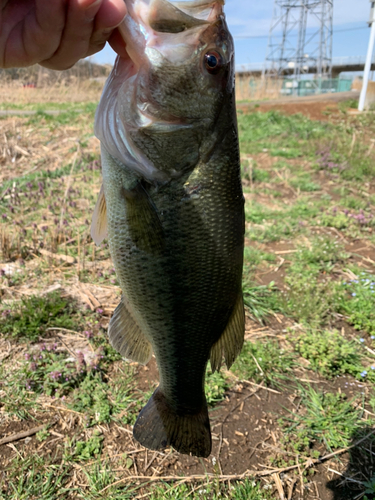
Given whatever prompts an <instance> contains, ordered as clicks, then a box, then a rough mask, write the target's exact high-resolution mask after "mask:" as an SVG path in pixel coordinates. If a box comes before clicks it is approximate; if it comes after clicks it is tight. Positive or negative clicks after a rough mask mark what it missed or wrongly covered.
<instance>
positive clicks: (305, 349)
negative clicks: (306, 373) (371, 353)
mask: <svg viewBox="0 0 375 500" xmlns="http://www.w3.org/2000/svg"><path fill="white" fill-rule="evenodd" d="M294 345H295V348H296V351H297V352H298V353H299V354H300V355H301V356H302V357H303V358H305V359H307V360H308V361H310V364H311V368H312V369H313V370H315V371H317V372H319V373H320V374H321V375H323V376H325V377H335V376H337V375H344V374H349V375H353V376H354V377H357V376H358V375H359V374H360V373H362V372H363V370H364V367H363V366H362V364H361V354H360V352H359V351H360V350H359V349H358V345H357V344H356V343H355V342H353V341H349V340H347V339H346V338H345V337H344V336H343V335H341V334H340V333H339V332H338V331H336V330H323V331H318V330H309V331H306V332H304V333H303V334H302V335H300V336H298V337H297V338H295V339H294Z"/></svg>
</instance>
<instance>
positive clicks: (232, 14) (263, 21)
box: [94, 0, 371, 65]
mask: <svg viewBox="0 0 375 500" xmlns="http://www.w3.org/2000/svg"><path fill="white" fill-rule="evenodd" d="M273 4H274V0H261V1H260V0H227V1H226V6H225V12H226V17H227V21H228V25H229V28H230V31H231V33H232V35H233V36H234V39H235V47H236V65H242V64H247V63H258V62H263V61H264V59H265V56H266V53H267V44H268V33H269V29H270V25H271V22H272V14H273ZM370 6H371V4H370V2H369V0H334V8H333V11H334V14H333V26H334V35H333V57H341V56H365V55H366V53H367V46H368V41H369V35H370V29H369V28H368V24H367V21H368V19H369V16H370ZM309 26H310V27H313V22H311V24H310V21H309V24H308V29H309ZM315 26H316V24H315ZM359 28H361V29H359ZM344 30H345V31H344ZM244 37H246V38H244ZM252 37H257V38H252ZM114 59H115V54H114V52H113V51H112V49H111V48H110V47H109V46H108V44H107V46H106V47H105V48H104V49H103V50H102V51H101V52H100V53H99V54H96V55H95V56H94V61H95V62H98V63H102V64H103V63H113V61H114Z"/></svg>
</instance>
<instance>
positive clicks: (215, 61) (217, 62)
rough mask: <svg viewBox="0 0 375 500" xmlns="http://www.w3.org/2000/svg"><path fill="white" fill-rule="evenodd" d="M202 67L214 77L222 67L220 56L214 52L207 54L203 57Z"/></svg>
mask: <svg viewBox="0 0 375 500" xmlns="http://www.w3.org/2000/svg"><path fill="white" fill-rule="evenodd" d="M204 65H205V67H206V70H207V71H208V72H209V73H211V74H212V75H215V74H216V73H218V72H219V70H220V68H221V67H222V66H223V60H222V58H221V55H220V54H218V53H217V52H215V51H211V52H207V54H205V55H204Z"/></svg>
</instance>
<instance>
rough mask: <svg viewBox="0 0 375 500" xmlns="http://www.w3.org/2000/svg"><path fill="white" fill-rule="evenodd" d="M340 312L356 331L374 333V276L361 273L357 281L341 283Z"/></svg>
mask: <svg viewBox="0 0 375 500" xmlns="http://www.w3.org/2000/svg"><path fill="white" fill-rule="evenodd" d="M342 287H343V290H345V292H346V293H344V295H343V297H344V300H343V301H342V303H341V311H340V312H343V313H344V314H346V315H347V316H348V320H349V322H350V323H351V324H352V325H353V326H354V328H355V329H356V330H365V331H366V332H367V333H369V334H374V333H375V276H374V275H372V274H370V273H365V272H363V273H361V274H360V275H359V278H358V279H354V280H350V281H348V282H343V284H342Z"/></svg>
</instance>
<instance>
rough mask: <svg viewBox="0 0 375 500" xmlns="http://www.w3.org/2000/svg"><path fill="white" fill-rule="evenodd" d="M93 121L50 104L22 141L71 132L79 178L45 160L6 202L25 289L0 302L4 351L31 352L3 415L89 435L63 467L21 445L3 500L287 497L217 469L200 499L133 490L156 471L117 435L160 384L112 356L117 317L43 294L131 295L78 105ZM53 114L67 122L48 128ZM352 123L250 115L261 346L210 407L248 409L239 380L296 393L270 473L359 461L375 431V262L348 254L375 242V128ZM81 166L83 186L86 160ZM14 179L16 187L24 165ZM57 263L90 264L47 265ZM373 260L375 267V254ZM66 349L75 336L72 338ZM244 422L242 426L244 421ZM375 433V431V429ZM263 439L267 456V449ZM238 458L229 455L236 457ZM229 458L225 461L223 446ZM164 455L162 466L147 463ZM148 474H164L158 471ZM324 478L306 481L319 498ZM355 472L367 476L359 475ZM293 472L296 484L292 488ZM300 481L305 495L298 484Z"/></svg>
mask: <svg viewBox="0 0 375 500" xmlns="http://www.w3.org/2000/svg"><path fill="white" fill-rule="evenodd" d="M33 106H34V105H33ZM33 106H31V107H33ZM77 107H78V105H70V104H69V105H57V104H56V106H55V105H51V106H50V105H49V104H45V105H43V106H39V107H38V105H35V106H34V109H37V110H39V113H38V114H37V115H35V116H33V117H29V116H28V117H26V118H24V124H25V128H24V129H22V130H28V129H29V128H32V129H35V128H38V127H40V131H41V134H46V141H45V145H46V146H47V149H48V141H49V140H51V136H50V135H48V134H50V133H51V131H52V133H55V131H57V130H58V129H59V127H62V128H63V127H67V126H69V125H72V126H73V127H75V129H74V130H75V132H74V133H75V134H76V136H77V138H78V141H77V142H76V143H72V148H71V149H70V150H69V153H66V154H67V157H66V158H67V160H66V162H64V161H62V162H59V164H58V168H57V169H56V170H49V169H48V168H49V166H48V164H47V163H46V164H43V159H39V160H37V161H36V160H31V161H30V163H31V164H30V168H33V167H34V166H37V167H38V168H37V169H36V170H35V171H33V172H29V173H27V174H26V175H24V176H20V177H17V178H15V179H13V178H9V179H8V180H6V181H5V182H4V183H3V186H2V195H4V196H1V197H0V217H1V220H2V224H1V233H0V236H1V238H0V244H1V259H2V264H1V265H0V270H1V269H2V268H3V266H4V269H6V267H5V264H6V265H9V264H12V265H15V266H18V268H19V272H15V273H13V274H12V275H10V274H7V272H6V271H5V270H3V272H1V276H0V294H1V297H2V298H4V300H5V299H6V300H5V302H4V303H3V304H2V307H1V313H2V315H1V316H0V336H1V339H0V340H3V341H4V342H5V344H6V346H8V343H9V345H10V346H11V349H14V351H11V352H12V353H13V352H15V353H18V354H17V356H16V357H15V362H13V358H6V359H5V361H4V363H3V364H0V407H1V412H2V413H1V414H3V413H4V415H6V418H10V419H13V420H14V421H17V420H18V419H24V420H25V419H26V420H27V421H34V420H35V421H36V422H38V420H39V419H40V418H41V416H43V421H48V420H46V419H45V417H46V416H48V415H49V412H50V406H47V407H46V406H43V405H44V404H48V405H52V406H56V407H59V408H60V409H61V408H62V410H61V414H62V415H64V416H63V417H62V418H63V420H64V421H67V422H75V423H74V424H72V427H71V429H70V430H69V432H68V433H67V435H66V436H65V437H64V439H62V440H61V442H60V444H59V445H58V446H56V447H52V449H53V452H52V453H51V454H48V453H45V454H44V455H43V456H37V455H34V454H33V452H28V454H27V453H26V452H25V453H24V451H23V450H24V448H21V446H20V447H18V444H17V445H16V446H17V449H18V450H19V453H20V456H19V455H15V458H14V460H13V461H12V462H10V463H8V464H7V468H6V470H5V471H4V474H3V475H0V498H4V499H5V500H8V499H9V500H10V499H18V498H20V499H21V498H22V499H29V498H48V499H51V500H52V499H53V500H55V499H56V500H58V499H60V498H69V499H70V498H83V499H92V500H94V499H95V500H96V499H97V500H101V499H104V498H113V499H114V500H120V499H128V498H129V499H130V498H134V497H135V496H136V495H138V494H140V493H141V494H142V495H144V494H146V495H147V496H149V498H151V500H161V499H168V498H171V499H172V498H173V499H175V498H178V499H179V498H181V499H183V498H205V499H215V500H219V498H230V499H237V500H245V499H246V500H247V499H250V500H265V499H266V500H269V499H271V498H275V493H272V490H267V489H264V488H263V485H262V484H261V483H258V482H255V481H252V480H251V479H249V480H244V481H238V482H235V481H231V485H230V486H228V484H227V483H223V482H222V481H221V480H220V473H219V468H218V465H217V464H216V468H214V471H215V475H217V478H216V476H215V477H214V478H213V479H205V480H204V481H202V483H199V482H192V483H190V482H183V481H184V476H183V475H182V476H181V481H179V480H176V481H174V482H173V481H170V482H162V481H161V482H160V483H156V484H152V485H151V484H144V485H143V486H142V487H141V485H140V484H136V483H135V482H134V481H132V482H127V483H121V482H119V480H120V479H121V478H122V477H123V472H124V471H125V474H126V473H127V472H126V471H129V473H131V474H132V475H137V474H142V465H141V466H140V467H139V465H140V463H139V462H138V458H137V456H135V455H132V454H130V453H129V452H128V453H129V454H126V453H122V454H121V453H119V454H118V455H117V453H116V452H114V451H113V448H109V447H108V446H109V445H112V444H113V440H111V437H110V436H111V432H112V430H113V429H115V428H116V426H117V425H118V426H121V427H124V426H131V425H134V422H135V420H136V418H137V416H138V414H139V412H140V410H141V409H142V407H143V406H144V405H145V404H146V402H147V400H148V399H149V397H150V396H151V394H152V393H153V391H154V389H155V384H156V382H155V380H150V381H149V383H148V384H147V382H146V387H145V389H144V390H142V391H141V390H140V389H139V388H138V386H137V378H138V377H139V376H141V378H142V379H143V382H144V381H145V380H147V379H146V377H145V373H144V372H143V371H139V372H138V374H137V368H136V367H134V366H131V365H129V364H128V363H125V362H124V361H123V360H122V359H121V357H120V356H119V355H118V353H116V352H115V351H114V350H113V349H112V348H111V347H110V345H109V343H108V339H107V334H106V331H105V330H106V328H107V323H108V318H107V317H104V316H102V313H100V312H95V311H87V310H86V309H85V308H83V307H82V306H81V305H78V304H77V303H75V302H73V301H71V300H70V299H68V298H66V296H65V295H63V294H61V293H58V292H55V293H53V294H48V295H41V294H40V291H42V290H43V289H44V288H45V287H46V286H47V285H50V284H52V283H55V282H58V283H61V285H62V288H63V289H65V285H66V289H67V290H68V289H69V286H70V285H71V284H72V283H77V280H78V281H80V282H86V283H90V284H96V285H99V286H104V287H110V286H114V285H117V281H116V277H115V274H114V271H113V268H112V266H111V265H110V263H109V262H106V260H107V259H108V258H109V253H108V248H107V245H105V244H104V245H102V246H101V247H98V248H96V247H95V248H94V245H93V243H92V241H91V237H90V235H89V230H90V218H91V214H92V211H93V207H94V204H95V202H96V193H97V192H98V189H99V186H100V163H99V161H98V157H97V156H96V154H95V153H93V152H92V151H90V149H89V147H88V143H89V142H90V136H92V133H93V132H92V121H93V106H92V105H90V104H87V105H86V104H85V105H82V106H81V105H79V107H80V108H82V110H83V111H82V113H80V112H78V111H77ZM29 109H30V108H29ZM47 109H61V110H62V111H63V113H61V114H60V115H58V116H49V115H47V114H46V113H45V111H46V110H47ZM345 109H346V105H345V106H343V110H344V111H345ZM340 116H341V117H340V120H341V121H338V122H337V123H334V124H333V123H327V122H325V123H320V122H317V121H312V120H309V119H307V118H305V117H303V116H302V115H295V116H283V115H282V114H281V113H278V112H275V111H271V112H268V113H250V114H248V115H245V114H240V115H239V130H240V134H241V136H240V141H241V148H242V155H243V160H242V170H243V177H244V181H245V191H246V193H247V195H246V206H245V211H246V237H247V238H248V240H247V241H246V243H247V244H248V245H247V246H246V248H245V253H244V260H245V266H244V280H243V292H244V302H245V307H246V311H247V317H248V320H247V321H248V322H247V325H246V326H247V330H246V332H247V334H249V338H251V341H248V340H247V341H246V342H245V345H244V348H243V351H242V353H241V355H240V356H239V358H238V359H237V360H236V362H235V364H234V366H233V369H232V371H233V373H234V375H235V376H231V375H230V374H229V373H228V372H226V371H224V370H222V371H221V372H219V373H217V372H216V373H214V374H212V373H211V371H210V369H209V367H208V370H207V375H206V384H205V391H206V397H207V401H208V404H209V407H210V414H211V421H212V422H215V419H216V415H217V414H219V412H220V411H225V410H226V409H228V410H230V408H231V407H232V406H231V405H232V399H233V397H235V398H236V397H237V396H238V397H239V398H241V397H243V396H244V397H246V396H245V395H246V394H247V393H246V391H247V389H246V384H243V386H244V389H241V384H240V383H239V382H240V381H241V380H248V381H251V382H255V383H262V382H263V383H264V385H265V386H276V387H277V388H278V390H279V391H282V395H281V396H280V400H283V401H285V404H286V405H288V408H293V412H291V411H287V410H286V409H282V408H280V405H279V404H275V407H274V408H273V410H272V418H273V421H274V422H275V421H276V422H277V423H276V424H275V425H274V426H273V427H272V428H270V429H268V430H272V431H273V432H274V433H275V434H274V435H275V436H279V435H280V436H282V437H281V438H280V439H279V440H278V442H277V443H275V448H276V449H277V450H278V451H275V452H274V451H272V453H270V454H269V455H267V457H265V458H264V457H263V458H262V464H265V465H266V466H272V465H276V466H280V467H282V466H287V465H293V464H296V455H299V459H298V460H302V458H307V457H313V458H316V457H317V456H319V454H320V455H323V454H325V453H328V452H329V451H330V450H336V449H338V448H340V447H342V446H347V445H348V444H351V443H352V442H353V440H355V439H356V437H355V436H357V435H359V434H360V433H361V432H364V427H363V424H364V421H363V420H361V419H362V417H363V416H364V415H367V416H370V417H371V418H372V416H371V415H370V414H368V413H367V414H365V413H364V410H363V409H364V408H366V409H367V410H368V411H370V412H371V413H374V408H375V392H374V390H373V383H374V381H375V355H374V352H375V316H374V310H375V303H374V292H373V289H375V270H374V266H373V264H372V263H371V259H370V260H366V259H362V260H361V261H359V258H358V256H356V255H354V254H353V255H351V253H350V248H351V245H350V243H351V242H353V241H354V240H355V243H356V247H355V248H358V247H359V246H360V245H359V243H361V244H362V243H363V247H366V248H367V249H369V251H371V249H372V245H373V244H374V243H375V237H374V229H375V227H374V226H375V224H374V219H375V217H374V216H373V210H374V208H373V207H374V205H375V196H374V195H373V194H372V192H371V190H370V189H369V185H371V183H372V182H373V180H374V177H375V169H374V160H375V151H372V150H370V145H371V144H370V142H369V141H368V137H372V136H373V135H374V133H375V126H374V121H373V116H371V115H363V116H361V117H359V118H358V117H356V118H351V117H349V116H347V115H345V113H342V115H340ZM20 120H21V119H20ZM22 130H21V132H19V131H17V132H16V131H15V132H13V131H10V132H9V134H10V135H9V137H10V138H12V137H13V136H12V135H11V134H13V133H14V134H16V133H17V134H18V133H20V135H22V133H23V132H22ZM64 130H65V129H64ZM77 130H79V132H78V131H77ZM354 133H355V134H356V140H355V141H354V143H353V134H354ZM77 151H78V152H79V155H78V156H77V161H76V164H75V165H74V169H73V170H72V165H73V164H72V161H73V160H72V155H75V153H76V152H77ZM259 153H261V154H259ZM246 155H249V156H246ZM250 156H251V158H250ZM267 156H268V158H267ZM269 157H271V158H269ZM265 160H266V161H265ZM33 162H36V163H33ZM39 162H42V163H39ZM6 167H7V168H8V171H9V172H11V171H12V168H13V165H11V164H9V165H7V166H6ZM71 172H72V175H71V176H70V174H71ZM68 184H69V185H70V189H69V190H68V191H67V186H68ZM65 196H66V206H65V208H64V213H63V216H62V224H60V220H61V214H62V206H61V204H62V202H61V201H62V200H63V199H64V197H65ZM374 215H375V214H374ZM43 249H44V250H48V251H50V252H52V253H54V254H57V255H60V256H62V255H63V256H68V257H73V258H74V259H75V261H74V262H72V261H71V262H65V261H63V260H59V259H58V258H55V257H54V258H45V257H44V256H43V254H42V253H41V250H43ZM285 249H286V250H285ZM370 256H371V258H373V256H372V253H370ZM355 259H356V260H355ZM353 261H355V262H357V264H353ZM359 264H361V266H362V267H360V265H359ZM360 273H364V274H360ZM355 276H358V279H357V278H355ZM29 282H31V283H33V286H34V287H36V290H35V296H31V297H29V298H27V299H26V298H24V299H23V300H17V299H19V298H20V297H25V294H24V293H23V292H24V288H23V287H26V286H27V285H28V284H29ZM259 283H265V285H259ZM275 283H276V284H275ZM20 289H21V290H22V293H19V290H20ZM14 299H16V300H14ZM116 300H117V299H116ZM5 304H12V305H5ZM111 305H112V304H111ZM352 327H354V328H355V329H357V333H355V332H353V328H352ZM50 328H65V329H68V330H73V331H75V332H77V334H78V336H81V337H82V332H86V336H87V337H88V339H87V349H84V350H83V352H81V354H79V353H77V352H75V351H73V354H72V352H69V350H68V349H65V347H63V344H62V343H59V344H58V345H59V348H58V349H55V348H53V343H54V340H53V338H54V336H55V335H56V331H54V330H50ZM63 335H64V334H63V332H62V331H60V332H59V336H62V338H63V339H64V337H63ZM41 338H43V339H46V340H41ZM56 340H57V339H56ZM84 340H85V341H86V339H84ZM43 343H45V345H44V346H43ZM18 349H19V351H18ZM1 354H2V353H1V352H0V356H1ZM25 355H26V356H25ZM12 356H13V354H12ZM34 357H35V359H34ZM0 359H1V357H0ZM312 371H314V372H315V374H314V373H312ZM343 376H345V380H346V381H347V384H348V385H347V386H346V385H345V387H348V388H349V387H350V388H352V390H353V391H355V390H357V393H356V394H355V396H353V397H354V399H353V401H352V400H348V399H346V398H345V395H344V394H339V393H338V392H337V389H336V387H337V386H334V385H333V381H335V380H337V377H343ZM310 378H313V379H314V380H316V379H318V380H319V381H320V382H321V385H316V386H315V385H314V389H311V388H308V389H305V388H303V387H301V386H300V383H302V382H299V381H300V380H301V379H302V381H303V380H305V379H306V380H307V379H310ZM356 380H357V381H360V384H358V382H357V381H356ZM291 382H293V383H291ZM320 382H319V383H320ZM304 383H305V382H304ZM338 383H340V380H339V382H338ZM350 384H352V385H350ZM354 384H355V385H354ZM359 385H360V386H363V387H362V388H360V387H358V386H359ZM142 387H143V386H142ZM318 387H319V388H320V389H318ZM339 387H341V385H339ZM357 387H358V389H357ZM322 388H324V392H322ZM345 390H346V389H345ZM361 392H363V393H364V394H361ZM240 393H242V395H243V396H242V395H240ZM264 394H265V391H264V392H262V391H260V392H259V393H257V396H258V395H259V400H258V399H257V401H256V404H257V405H258V406H259V409H260V410H261V411H263V408H264V407H263V405H264V403H265V400H266V397H267V396H265V395H264ZM268 395H269V394H268ZM292 395H293V396H294V398H293V397H291V396H292ZM228 400H229V402H228ZM253 400H254V401H255V398H253ZM292 400H293V402H294V403H290V404H289V402H290V401H292ZM293 404H294V406H292V405H293ZM219 405H220V408H218V407H219ZM267 411H268V410H267ZM286 411H287V416H286V417H285V412H286ZM65 414H66V415H67V416H66V417H65ZM282 414H284V418H281V415H282ZM235 415H236V416H237V415H238V416H240V418H244V417H241V415H240V413H237V410H236V411H235ZM274 417H275V418H274ZM70 418H71V420H70ZM246 418H248V417H246ZM33 425H34V424H33ZM35 425H38V424H37V423H36V424H35ZM225 425H226V424H225ZM225 425H224V433H225ZM267 425H268V424H266V426H267ZM366 425H367V426H370V427H371V426H373V425H374V424H373V422H372V420H371V419H369V420H367V421H366ZM266 426H265V427H266ZM129 428H130V427H129ZM103 429H104V430H105V432H104V431H103ZM108 429H109V430H110V431H109V432H107V431H108ZM53 431H54V429H53V428H47V429H45V430H43V431H40V432H39V433H38V434H37V435H36V442H37V446H41V445H43V447H42V448H41V450H42V453H43V452H45V451H46V450H47V449H48V446H49V445H48V443H49V440H52V439H54V437H55V436H53ZM214 432H217V430H216V431H214ZM249 436H250V437H248V439H250V441H249V446H252V447H253V446H255V442H254V436H251V435H250V433H249ZM33 439H34V438H33ZM215 443H216V445H217V444H218V443H217V442H216V441H215V442H214V444H215ZM44 445H45V446H44ZM230 445H231V446H230V450H231V451H234V452H237V450H238V449H237V448H236V447H235V446H234V445H232V443H230ZM22 446H23V445H22ZM222 446H223V449H224V446H225V443H224V444H223V445H222ZM26 449H27V447H25V450H26ZM151 456H152V455H151V454H148V460H150V457H151ZM220 460H224V462H222V465H223V469H225V470H226V467H227V464H226V463H225V460H227V459H224V458H223V454H222V456H221V458H220ZM230 460H231V458H230V457H229V459H228V461H229V462H230ZM157 462H158V460H155V462H154V464H153V465H155V466H157ZM137 464H138V472H137V471H136V466H137ZM229 466H230V465H228V467H229ZM318 469H319V466H318ZM202 470H203V469H202ZM319 470H320V471H321V469H319ZM340 470H341V469H340ZM165 472H166V471H165V470H163V471H162V473H161V475H163V474H164V473H165ZM147 473H149V474H150V475H151V474H153V472H152V469H151V468H149V470H148V472H147ZM169 473H171V474H172V473H173V472H170V471H169V470H168V474H169ZM313 473H314V472H313V471H311V472H310V473H308V472H306V473H304V472H303V471H302V474H303V476H304V480H305V481H306V483H308V481H309V478H310V475H309V474H313ZM345 473H346V474H348V475H349V476H350V474H351V472H350V470H348V472H345ZM180 474H188V473H187V472H186V471H185V470H183V469H176V475H177V477H178V479H180V477H179V475H180ZM288 474H290V477H293V474H294V473H293V472H290V473H288ZM353 477H354V476H353ZM355 477H356V476H355ZM74 478H75V479H74ZM73 479H74V480H73ZM296 479H298V481H299V479H300V478H299V475H296ZM360 481H362V479H360ZM366 481H367V483H366V484H365V482H364V481H362V483H363V492H365V490H366V488H367V492H368V495H370V492H372V491H373V490H372V489H371V488H373V480H372V478H371V475H370V474H368V476H366ZM272 484H273V483H272V481H271V485H272ZM297 484H298V483H297ZM274 491H275V490H274ZM285 493H287V492H286V491H285ZM272 495H273V496H272Z"/></svg>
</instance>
